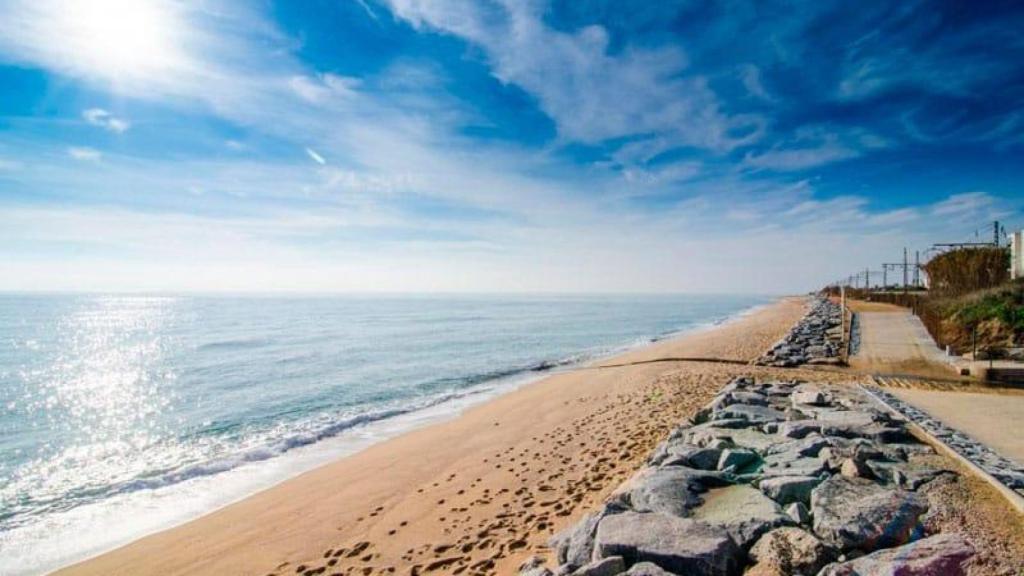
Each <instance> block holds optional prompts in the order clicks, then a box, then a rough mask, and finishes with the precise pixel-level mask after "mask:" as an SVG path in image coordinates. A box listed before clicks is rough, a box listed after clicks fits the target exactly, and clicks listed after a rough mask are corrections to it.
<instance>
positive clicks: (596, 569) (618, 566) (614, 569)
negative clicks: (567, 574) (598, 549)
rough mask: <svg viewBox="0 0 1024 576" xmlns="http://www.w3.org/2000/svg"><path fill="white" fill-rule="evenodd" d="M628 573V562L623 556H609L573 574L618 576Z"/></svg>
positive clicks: (576, 575)
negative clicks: (617, 575) (618, 575)
mask: <svg viewBox="0 0 1024 576" xmlns="http://www.w3.org/2000/svg"><path fill="white" fill-rule="evenodd" d="M625 571H626V562H625V561H623V560H622V557H621V556H609V557H608V558H602V559H601V560H595V561H593V562H591V563H590V564H587V565H586V566H583V567H582V568H579V569H578V570H576V571H575V572H573V573H572V575H573V576H616V574H621V573H623V572H625Z"/></svg>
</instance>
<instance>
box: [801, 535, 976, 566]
mask: <svg viewBox="0 0 1024 576" xmlns="http://www.w3.org/2000/svg"><path fill="white" fill-rule="evenodd" d="M973 556H974V547H973V546H971V544H970V542H968V541H967V540H965V539H964V537H963V536H961V535H960V534H938V535H936V536H932V537H930V538H925V539H923V540H918V541H917V542H914V543H912V544H907V545H905V546H900V547H899V548H890V549H888V550H879V551H878V552H875V553H873V554H868V555H867V556H861V557H860V558H857V559H854V560H850V561H849V562H843V563H841V564H832V565H830V566H827V567H826V568H825V569H824V570H822V571H821V573H820V574H819V576H869V575H870V576H963V575H964V574H966V573H967V571H966V568H965V563H966V562H967V561H968V560H970V559H971V558H972V557H973Z"/></svg>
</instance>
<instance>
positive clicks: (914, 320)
mask: <svg viewBox="0 0 1024 576" xmlns="http://www.w3.org/2000/svg"><path fill="white" fill-rule="evenodd" d="M857 322H858V323H859V324H860V334H861V339H860V349H859V350H858V352H857V356H858V358H860V359H863V360H865V361H867V362H873V363H887V362H904V361H908V360H909V361H913V360H924V361H930V362H938V363H940V364H941V363H943V362H944V356H945V354H944V353H943V352H942V350H940V349H939V348H938V347H937V346H936V345H935V341H933V340H932V337H931V335H930V334H928V330H926V329H925V327H924V324H922V323H921V319H920V318H918V317H917V316H914V315H913V314H911V313H910V312H909V311H906V310H904V309H899V310H898V311H893V312H860V313H858V314H857Z"/></svg>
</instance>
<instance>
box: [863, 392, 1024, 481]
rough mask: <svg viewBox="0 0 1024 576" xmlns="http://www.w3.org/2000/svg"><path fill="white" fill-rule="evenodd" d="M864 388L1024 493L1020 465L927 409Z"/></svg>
mask: <svg viewBox="0 0 1024 576" xmlns="http://www.w3.org/2000/svg"><path fill="white" fill-rule="evenodd" d="M866 390H867V392H868V393H869V394H871V395H872V396H874V397H875V398H877V399H878V400H879V401H880V402H883V403H884V404H886V405H887V406H889V407H890V408H892V409H893V410H895V411H896V412H898V413H899V414H900V415H902V416H903V417H904V418H906V419H908V420H910V421H911V422H913V423H915V424H917V425H918V426H920V427H921V428H922V429H924V431H925V432H928V433H929V434H931V435H932V436H934V437H935V438H937V439H938V440H940V441H941V442H942V443H943V444H945V445H946V446H949V448H951V449H952V450H953V451H954V452H956V453H957V454H959V455H960V456H963V457H964V459H966V460H967V461H968V462H971V463H972V464H974V465H975V466H977V467H978V468H981V469H982V470H984V471H985V472H987V473H988V474H989V475H990V476H992V477H993V478H995V479H996V480H998V481H999V482H1001V483H1002V484H1003V485H1004V486H1006V487H1007V488H1010V489H1011V490H1013V491H1015V492H1017V493H1018V494H1020V495H1021V496H1024V466H1021V465H1019V464H1017V463H1015V462H1014V461H1012V460H1010V459H1009V458H1006V457H1004V456H1002V455H1000V454H999V453H997V452H996V451H995V450H992V449H991V448H989V447H988V446H985V445H984V444H982V443H981V442H978V441H977V440H975V439H974V438H971V437H970V436H967V435H966V434H964V433H962V432H959V431H957V430H954V429H952V428H950V427H949V426H946V425H945V424H943V423H942V422H939V421H938V420H936V419H935V418H932V417H931V415H929V414H928V413H927V412H925V411H923V410H919V409H917V408H914V407H913V406H911V405H910V404H907V403H906V402H904V401H902V400H900V399H899V398H897V397H896V396H893V395H892V394H890V393H888V392H886V391H885V390H883V389H881V388H879V387H877V386H871V387H866Z"/></svg>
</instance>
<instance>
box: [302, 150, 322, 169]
mask: <svg viewBox="0 0 1024 576" xmlns="http://www.w3.org/2000/svg"><path fill="white" fill-rule="evenodd" d="M306 155H307V156H309V157H310V158H312V159H313V161H314V162H316V163H317V164H320V165H321V166H322V165H324V164H327V160H324V157H323V156H321V155H320V154H318V153H317V151H316V150H313V149H312V148H306Z"/></svg>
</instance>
